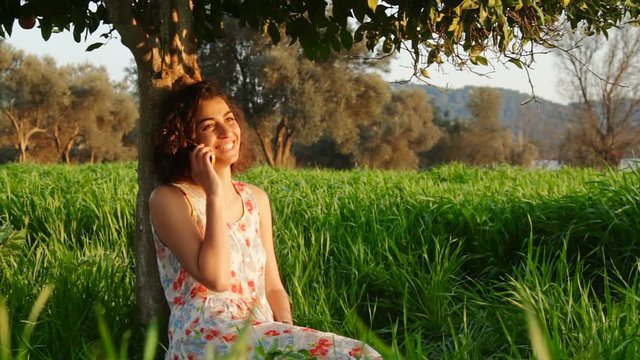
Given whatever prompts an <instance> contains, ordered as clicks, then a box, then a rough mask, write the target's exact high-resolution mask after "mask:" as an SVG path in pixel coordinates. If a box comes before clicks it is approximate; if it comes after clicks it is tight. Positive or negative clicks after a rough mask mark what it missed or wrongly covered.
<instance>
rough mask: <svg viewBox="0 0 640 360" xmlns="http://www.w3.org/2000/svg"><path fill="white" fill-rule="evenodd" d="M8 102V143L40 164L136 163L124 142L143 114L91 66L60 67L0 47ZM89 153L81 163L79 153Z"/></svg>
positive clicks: (0, 83)
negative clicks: (139, 116) (106, 161)
mask: <svg viewBox="0 0 640 360" xmlns="http://www.w3.org/2000/svg"><path fill="white" fill-rule="evenodd" d="M0 47H1V50H2V53H3V54H4V56H5V58H6V59H7V61H0V62H1V63H2V65H0V66H1V67H0V88H1V91H2V93H3V99H4V100H3V102H2V103H1V104H0V110H1V111H2V114H3V117H2V118H0V127H1V128H2V129H3V131H2V135H3V137H4V138H5V143H7V144H11V145H12V146H14V147H15V148H16V149H17V150H18V159H17V160H18V162H24V161H26V160H27V155H29V157H32V158H33V160H38V161H41V162H45V161H48V162H58V161H60V162H64V163H70V162H71V157H72V156H73V155H75V158H76V159H79V160H80V161H88V160H89V159H90V160H91V161H94V160H103V159H107V160H123V159H127V158H128V159H131V158H132V157H133V156H132V155H133V154H132V153H133V150H132V149H127V148H125V147H124V146H123V143H122V138H123V136H124V135H125V133H126V132H128V131H129V130H130V129H131V128H132V127H133V122H134V121H135V120H136V119H137V116H138V112H137V109H136V107H135V105H136V104H135V103H134V102H133V100H132V98H131V97H130V96H129V95H127V94H126V93H125V92H124V91H122V90H120V89H118V88H117V87H116V86H115V85H114V84H112V83H111V82H110V81H109V78H108V76H107V74H106V72H105V70H104V69H100V68H96V67H94V66H91V65H78V66H64V67H59V66H57V65H56V64H55V62H53V60H52V59H49V58H38V57H35V56H32V55H23V53H22V52H20V51H16V50H14V49H12V48H11V47H9V46H8V45H6V44H5V45H0ZM82 148H84V149H85V152H86V153H88V154H86V156H85V158H84V159H82V158H81V157H80V156H81V154H78V152H80V151H81V149H82Z"/></svg>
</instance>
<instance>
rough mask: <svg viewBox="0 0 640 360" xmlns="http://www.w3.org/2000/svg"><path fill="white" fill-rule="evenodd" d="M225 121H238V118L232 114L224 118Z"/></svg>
mask: <svg viewBox="0 0 640 360" xmlns="http://www.w3.org/2000/svg"><path fill="white" fill-rule="evenodd" d="M224 121H226V122H233V121H236V118H234V117H233V116H230V117H228V118H225V119H224Z"/></svg>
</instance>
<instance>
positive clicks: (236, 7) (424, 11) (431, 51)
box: [0, 0, 640, 66]
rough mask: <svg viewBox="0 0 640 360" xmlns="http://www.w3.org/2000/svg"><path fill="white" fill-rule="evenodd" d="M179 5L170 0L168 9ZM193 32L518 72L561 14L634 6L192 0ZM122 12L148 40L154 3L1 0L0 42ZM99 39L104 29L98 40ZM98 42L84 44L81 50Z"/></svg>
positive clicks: (84, 27)
mask: <svg viewBox="0 0 640 360" xmlns="http://www.w3.org/2000/svg"><path fill="white" fill-rule="evenodd" d="M179 2H180V0H173V2H172V4H174V5H175V4H177V3H179ZM192 3H193V8H192V16H193V24H194V25H193V27H194V29H193V31H194V34H195V35H196V37H197V38H198V39H199V40H201V41H215V39H218V38H220V37H223V36H224V34H225V27H224V21H223V18H224V16H225V15H227V16H231V17H234V18H237V19H239V20H240V23H241V25H242V26H247V27H251V28H253V29H256V30H259V31H261V32H263V33H265V34H268V35H269V36H270V37H271V39H272V40H273V41H274V42H275V43H278V42H279V41H280V39H281V37H282V34H281V31H282V30H281V29H284V31H285V32H286V35H288V36H289V37H290V38H291V39H292V41H293V42H296V41H299V42H300V44H301V45H302V47H303V48H304V50H305V53H306V54H307V56H308V57H309V58H316V57H319V56H320V57H324V58H326V57H327V56H328V54H329V53H330V52H331V51H332V50H333V51H340V50H341V49H350V48H351V46H352V45H353V44H354V43H356V42H360V41H365V42H366V44H367V47H368V48H369V49H370V50H372V49H373V48H374V47H375V46H377V45H378V44H380V43H382V48H383V50H384V51H385V52H391V51H394V50H400V49H401V48H403V47H406V48H408V49H409V50H411V52H412V53H413V54H414V60H416V64H417V63H418V60H420V61H421V63H423V64H426V65H427V66H428V65H430V64H433V63H440V62H443V61H447V60H448V61H452V62H454V63H455V64H457V65H460V66H462V65H465V64H466V63H467V61H471V62H472V63H474V64H478V63H479V64H486V63H487V60H486V58H485V57H484V56H483V54H484V52H485V51H486V50H487V49H491V50H497V51H498V52H499V53H500V54H503V55H505V56H506V57H507V58H509V59H511V61H512V62H514V63H515V64H516V65H518V66H521V63H520V61H519V60H518V59H519V58H522V56H523V55H525V54H526V53H527V52H526V50H525V48H524V46H525V45H526V44H527V43H530V42H531V43H539V44H548V39H549V36H550V35H551V34H552V33H553V31H554V28H553V26H554V24H555V23H557V21H558V19H560V18H561V17H563V18H565V19H566V20H567V21H568V22H569V23H570V25H571V27H572V28H574V29H575V28H578V27H582V28H583V30H585V31H586V32H587V33H598V34H599V33H605V34H606V31H607V29H609V28H611V27H613V26H616V25H618V24H620V23H622V22H624V21H625V19H631V21H635V22H637V21H638V10H639V9H640V5H639V4H638V3H637V2H636V1H634V0H625V1H618V0H604V1H589V0H581V1H576V0H562V1H558V0H423V1H416V0H386V1H378V0H340V1H333V2H331V3H330V2H328V1H325V0H268V1H265V0H245V1H240V0H193V1H192ZM122 7H130V8H131V14H132V18H131V19H130V22H131V23H133V24H135V25H136V26H140V27H141V28H142V29H143V30H144V32H145V34H147V35H155V34H157V32H158V29H161V26H160V22H161V21H163V20H164V21H166V19H167V18H169V15H168V14H164V15H163V14H161V13H160V11H161V10H160V9H161V7H160V6H158V0H146V1H144V0H139V1H135V0H133V1H132V0H128V1H122V0H75V1H73V0H69V1H58V0H26V1H25V0H3V1H0V24H1V25H0V37H5V36H10V35H11V29H12V25H13V23H14V21H15V20H16V19H19V20H20V24H21V25H22V26H23V27H30V26H34V22H33V20H35V19H37V22H38V23H39V27H40V31H41V33H42V37H43V38H44V39H45V40H46V39H48V38H49V37H50V36H51V33H52V32H53V31H59V30H64V29H66V30H70V31H72V32H73V35H74V39H75V40H76V41H78V42H80V41H81V40H82V38H83V34H85V33H93V32H95V31H97V30H98V28H99V25H100V24H101V23H105V24H112V23H113V19H111V18H110V16H109V14H110V13H111V11H110V9H111V8H122ZM103 36H104V37H105V38H108V37H109V36H110V33H106V34H103ZM98 46H100V43H98V44H92V45H90V46H89V49H93V48H95V47H98Z"/></svg>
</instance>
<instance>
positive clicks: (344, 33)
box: [340, 29, 353, 50]
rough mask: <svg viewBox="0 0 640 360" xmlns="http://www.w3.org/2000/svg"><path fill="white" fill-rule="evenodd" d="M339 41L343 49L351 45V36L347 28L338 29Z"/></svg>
mask: <svg viewBox="0 0 640 360" xmlns="http://www.w3.org/2000/svg"><path fill="white" fill-rule="evenodd" d="M340 41H341V42H342V46H343V47H344V48H345V49H347V50H349V49H351V46H353V37H351V33H350V32H349V30H347V29H342V30H340Z"/></svg>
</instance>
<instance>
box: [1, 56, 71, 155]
mask: <svg viewBox="0 0 640 360" xmlns="http://www.w3.org/2000/svg"><path fill="white" fill-rule="evenodd" d="M0 46H2V48H1V49H0V51H1V52H7V53H8V54H11V55H10V56H11V60H10V61H8V62H7V61H5V65H8V67H5V68H3V69H0V83H1V84H2V85H1V86H2V88H3V90H2V93H3V103H2V104H0V108H2V113H3V119H2V126H3V127H5V128H8V131H7V133H9V134H10V136H11V138H12V141H11V143H12V144H13V146H15V148H16V149H17V150H18V162H24V161H26V160H27V155H28V152H29V150H30V149H31V147H32V140H33V138H34V136H36V135H37V134H44V133H45V132H47V131H49V130H50V129H51V127H52V124H53V122H54V120H55V114H59V113H60V112H61V109H62V108H63V107H65V106H67V105H68V103H69V95H70V94H69V88H68V86H67V84H66V83H65V81H64V79H65V78H66V76H65V74H64V71H62V70H60V69H59V68H58V67H57V66H56V64H55V62H54V61H53V59H51V58H43V59H40V58H38V57H36V56H32V55H23V53H22V52H20V51H14V50H13V49H11V48H10V47H9V46H8V45H6V44H3V45H0Z"/></svg>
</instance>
